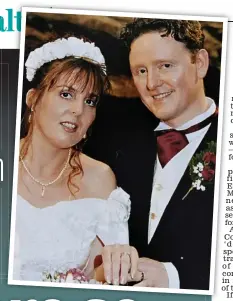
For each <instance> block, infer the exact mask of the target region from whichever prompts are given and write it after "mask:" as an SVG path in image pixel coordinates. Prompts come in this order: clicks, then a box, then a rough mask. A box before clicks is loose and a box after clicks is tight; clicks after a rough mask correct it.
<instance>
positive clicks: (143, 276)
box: [140, 272, 145, 282]
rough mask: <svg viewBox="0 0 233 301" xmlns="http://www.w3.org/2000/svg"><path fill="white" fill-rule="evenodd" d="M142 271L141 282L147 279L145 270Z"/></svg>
mask: <svg viewBox="0 0 233 301" xmlns="http://www.w3.org/2000/svg"><path fill="white" fill-rule="evenodd" d="M141 273H142V276H141V280H140V282H142V281H143V280H144V279H145V274H144V273H143V272H141Z"/></svg>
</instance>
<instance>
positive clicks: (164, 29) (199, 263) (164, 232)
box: [89, 19, 218, 290]
mask: <svg viewBox="0 0 233 301" xmlns="http://www.w3.org/2000/svg"><path fill="white" fill-rule="evenodd" d="M121 37H122V38H123V39H124V41H125V43H126V45H127V47H128V49H129V62H130V69H131V73H132V77H133V80H134V83H135V86H136V88H137V90H138V92H139V94H140V98H141V100H142V102H143V104H144V105H145V106H146V108H147V109H148V110H149V111H150V112H151V113H152V114H153V115H154V116H155V118H157V119H158V120H160V122H159V123H158V125H156V126H155V127H154V128H153V129H152V130H151V129H150V127H143V126H142V127H141V128H138V127H135V131H134V132H133V131H132V132H131V133H130V135H129V134H128V132H127V131H125V132H124V131H122V132H120V135H121V137H120V138H121V139H120V141H121V142H119V143H118V145H115V146H114V147H115V148H114V147H113V148H112V150H111V147H110V146H109V147H106V149H107V151H108V153H107V154H106V158H107V159H106V160H105V162H107V163H108V164H109V165H110V166H111V167H112V168H113V170H114V172H115V174H116V177H117V180H118V186H121V187H122V188H123V189H124V190H125V191H126V192H127V193H129V194H130V195H131V201H132V209H131V216H130V220H129V234H130V245H131V246H134V247H135V248H136V249H137V250H138V253H139V256H140V257H144V258H143V259H140V260H139V268H140V270H141V271H142V272H143V274H144V280H143V283H142V286H157V287H161V286H162V287H164V286H166V287H170V288H182V289H202V290H208V289H209V276H210V261H211V239H212V221H213V200H214V178H215V157H216V155H215V154H216V141H217V120H218V118H217V108H216V105H215V102H214V101H213V100H212V99H211V98H208V97H206V95H205V90H204V84H203V79H204V77H205V76H206V73H207V70H208V66H209V58H208V53H207V51H206V50H205V49H204V35H203V32H202V29H201V26H200V23H199V22H196V21H184V20H183V21H182V20H165V19H136V20H135V21H134V22H132V23H130V24H127V25H126V27H125V28H124V30H123V32H122V35H121ZM115 135H116V134H115ZM118 141H119V140H118ZM110 153H111V154H110ZM89 154H90V153H89ZM90 155H92V156H94V157H96V156H95V154H94V153H91V154H90ZM102 156H103V155H102ZM97 159H98V158H97ZM99 159H103V157H101V158H99ZM164 270H165V273H164V272H163V273H161V271H164Z"/></svg>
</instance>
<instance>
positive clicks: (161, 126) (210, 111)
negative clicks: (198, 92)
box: [155, 97, 216, 131]
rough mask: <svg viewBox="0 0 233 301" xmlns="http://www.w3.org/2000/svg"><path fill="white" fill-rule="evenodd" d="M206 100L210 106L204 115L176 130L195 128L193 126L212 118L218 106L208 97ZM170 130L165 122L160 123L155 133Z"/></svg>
mask: <svg viewBox="0 0 233 301" xmlns="http://www.w3.org/2000/svg"><path fill="white" fill-rule="evenodd" d="M206 99H207V101H208V103H209V104H210V106H209V108H208V109H207V110H206V111H205V112H204V113H201V114H199V115H197V116H196V117H194V118H193V119H191V120H189V121H187V122H186V123H184V124H182V125H181V126H179V127H177V128H176V130H185V129H187V128H189V127H190V126H193V125H195V124H197V123H199V122H201V121H203V120H205V119H206V118H208V117H210V116H211V115H212V114H214V112H215V110H216V104H215V102H214V100H213V99H211V98H209V97H206ZM169 129H172V127H171V126H169V125H168V124H166V123H165V122H163V121H160V123H159V125H158V126H157V127H156V128H155V131H161V130H169Z"/></svg>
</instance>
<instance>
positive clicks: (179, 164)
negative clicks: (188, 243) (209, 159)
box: [148, 98, 216, 288]
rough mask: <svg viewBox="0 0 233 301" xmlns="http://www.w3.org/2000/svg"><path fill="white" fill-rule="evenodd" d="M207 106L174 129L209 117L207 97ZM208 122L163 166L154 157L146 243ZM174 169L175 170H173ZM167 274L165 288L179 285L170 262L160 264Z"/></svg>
mask: <svg viewBox="0 0 233 301" xmlns="http://www.w3.org/2000/svg"><path fill="white" fill-rule="evenodd" d="M207 101H208V103H209V108H208V110H207V111H205V112H204V113H202V114H200V115H198V116H196V117H195V118H193V119H192V120H189V121H188V122H186V123H185V124H183V125H182V126H180V127H178V128H176V129H177V130H185V129H187V128H189V127H190V126H193V125H195V124H198V123H199V122H201V121H203V120H205V119H206V118H208V117H210V116H211V115H212V114H213V113H214V112H215V110H216V105H215V103H214V101H213V100H212V99H211V98H207ZM209 127H210V124H209V125H207V126H205V127H204V128H202V129H200V130H198V131H196V132H193V133H190V134H187V135H186V137H187V139H188V141H189V144H188V145H187V146H186V147H185V148H183V149H182V150H181V151H180V152H179V153H178V154H176V155H175V156H174V157H173V158H172V159H171V160H170V161H169V162H168V163H167V164H166V165H165V166H164V168H162V166H161V164H160V162H159V159H158V156H157V158H156V164H155V172H154V180H153V189H152V196H151V205H150V215H149V229H148V244H149V243H150V241H151V239H152V237H153V235H154V233H155V231H156V229H157V227H158V224H159V222H160V219H161V217H162V215H163V213H164V211H165V209H166V207H167V205H168V203H169V202H170V199H171V197H172V195H173V193H174V191H175V189H176V187H177V186H178V184H179V182H180V180H181V178H182V176H183V174H184V172H185V170H186V168H187V166H188V164H189V161H190V160H191V158H192V156H193V155H194V153H195V151H196V149H197V148H198V146H199V145H200V143H201V141H202V139H203V138H204V136H205V135H206V133H207V131H208V129H209ZM167 129H171V127H170V126H169V125H167V124H165V123H164V122H160V123H159V125H158V126H157V128H156V129H155V131H159V130H167ZM174 171H175V172H174ZM164 265H165V268H166V270H167V273H168V277H169V287H170V288H179V287H180V281H179V274H178V272H177V270H176V268H175V266H174V265H173V264H172V263H164Z"/></svg>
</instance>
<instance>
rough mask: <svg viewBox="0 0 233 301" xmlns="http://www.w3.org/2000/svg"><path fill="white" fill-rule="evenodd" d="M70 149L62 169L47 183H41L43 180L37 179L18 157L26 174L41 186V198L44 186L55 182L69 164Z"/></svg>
mask: <svg viewBox="0 0 233 301" xmlns="http://www.w3.org/2000/svg"><path fill="white" fill-rule="evenodd" d="M71 151H72V149H71V148H70V149H69V154H68V157H67V160H66V163H65V165H64V167H63V168H62V170H61V171H60V173H59V175H58V176H57V177H56V179H54V180H53V181H50V182H48V183H43V182H41V181H39V180H37V179H36V178H35V177H34V176H33V175H32V174H31V172H30V171H29V169H28V167H27V165H26V164H25V162H24V160H23V158H21V157H20V160H21V162H22V164H23V167H24V169H25V170H26V172H27V173H28V175H29V176H30V178H31V179H32V180H33V181H34V182H36V183H37V184H39V185H40V186H42V188H41V197H42V198H43V197H44V194H45V188H46V187H47V186H50V185H52V184H54V183H55V182H57V181H58V180H59V179H60V178H61V176H62V175H63V173H64V171H65V170H66V168H67V166H68V164H69V161H70V156H71Z"/></svg>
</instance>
